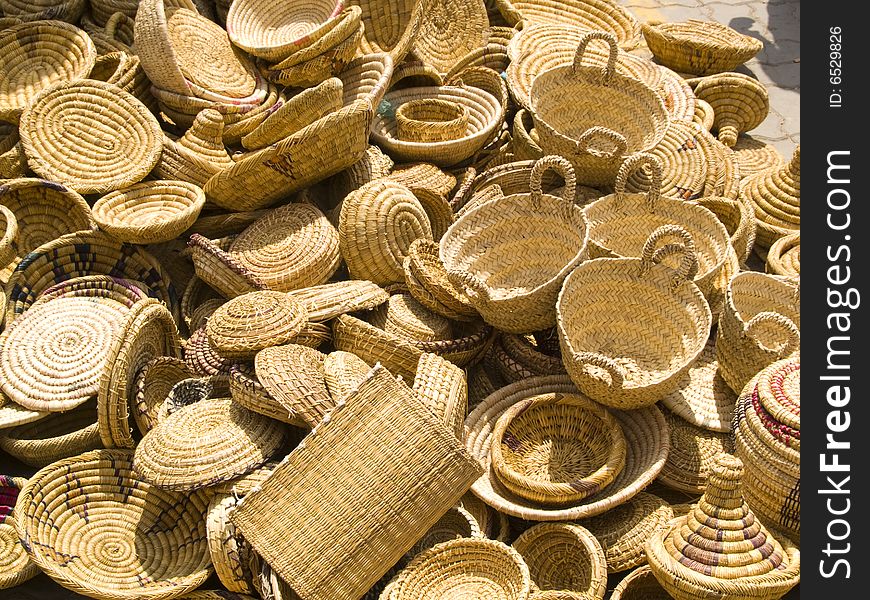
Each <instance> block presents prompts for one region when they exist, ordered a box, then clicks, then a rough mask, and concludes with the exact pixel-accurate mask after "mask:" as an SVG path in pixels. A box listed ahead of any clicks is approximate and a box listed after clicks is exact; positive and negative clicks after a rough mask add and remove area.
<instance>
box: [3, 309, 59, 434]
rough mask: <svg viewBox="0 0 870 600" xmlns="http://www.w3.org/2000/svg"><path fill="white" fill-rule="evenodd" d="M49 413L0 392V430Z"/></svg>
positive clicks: (42, 417)
mask: <svg viewBox="0 0 870 600" xmlns="http://www.w3.org/2000/svg"><path fill="white" fill-rule="evenodd" d="M0 299H2V298H0ZM50 414H51V413H49V412H44V411H37V410H30V409H28V408H24V407H23V406H21V405H20V404H17V403H15V402H13V401H12V400H10V399H9V398H7V397H6V396H5V395H3V393H2V392H0V430H3V429H9V428H11V427H17V426H18V425H26V424H28V423H33V422H34V421H39V420H41V419H44V418H46V417H47V416H48V415H50Z"/></svg>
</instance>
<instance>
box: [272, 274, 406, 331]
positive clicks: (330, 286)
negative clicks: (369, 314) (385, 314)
mask: <svg viewBox="0 0 870 600" xmlns="http://www.w3.org/2000/svg"><path fill="white" fill-rule="evenodd" d="M287 295H288V296H290V297H291V298H294V299H295V300H298V301H299V302H301V303H302V305H303V306H304V307H305V308H306V309H307V310H308V318H309V320H311V321H317V322H320V321H328V320H330V319H333V318H335V317H337V316H338V315H342V314H345V313H351V312H356V311H359V310H368V309H371V308H375V307H377V306H380V305H381V304H383V303H384V302H386V301H387V300H388V299H389V298H390V295H389V294H388V293H387V292H385V291H384V289H383V288H381V287H380V286H379V285H377V284H374V283H372V282H371V281H366V280H364V279H350V280H347V281H336V282H333V283H324V284H323V285H315V286H312V287H306V288H300V289H298V290H291V291H289V292H287Z"/></svg>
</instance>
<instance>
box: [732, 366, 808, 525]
mask: <svg viewBox="0 0 870 600" xmlns="http://www.w3.org/2000/svg"><path fill="white" fill-rule="evenodd" d="M733 433H734V439H735V446H736V452H735V454H736V455H737V456H738V457H739V458H740V459H741V460H743V461H744V462H745V464H746V475H745V477H744V483H745V485H744V494H745V496H746V501H747V503H749V505H750V506H751V507H752V509H753V510H754V511H756V512H757V513H758V515H759V516H760V517H761V518H763V519H764V520H765V522H766V523H770V524H771V525H774V526H776V527H778V528H781V529H782V530H783V531H784V532H786V533H787V535H789V537H791V538H793V539H795V540H798V541H800V528H801V527H800V525H801V523H800V521H801V519H800V359H799V358H791V359H786V360H782V361H777V362H775V363H773V364H772V365H770V366H769V367H767V368H765V369H764V370H763V371H761V372H760V373H759V374H758V375H757V376H756V377H754V378H753V379H752V381H750V382H749V384H747V386H746V388H744V390H743V393H742V394H741V395H740V399H739V400H738V401H737V411H736V414H735V418H734V427H733Z"/></svg>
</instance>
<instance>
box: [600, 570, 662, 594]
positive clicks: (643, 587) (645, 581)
mask: <svg viewBox="0 0 870 600" xmlns="http://www.w3.org/2000/svg"><path fill="white" fill-rule="evenodd" d="M610 600H673V598H672V597H671V595H670V594H668V593H667V592H666V591H665V588H663V587H662V585H661V584H660V583H659V582H658V580H657V579H656V577H655V575H653V572H652V569H650V568H649V565H643V566H642V567H638V568H637V569H635V570H634V571H632V572H631V573H629V574H628V576H627V577H626V578H625V579H623V580H622V581H620V582H619V585H617V586H616V588H614V590H613V594H612V595H611V596H610Z"/></svg>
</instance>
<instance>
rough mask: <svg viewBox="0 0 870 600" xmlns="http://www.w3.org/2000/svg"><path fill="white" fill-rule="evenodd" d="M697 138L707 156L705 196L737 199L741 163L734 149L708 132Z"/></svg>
mask: <svg viewBox="0 0 870 600" xmlns="http://www.w3.org/2000/svg"><path fill="white" fill-rule="evenodd" d="M681 81H682V80H681ZM696 139H697V141H698V142H700V147H701V152H703V153H704V156H705V157H706V158H707V181H706V183H705V184H704V196H723V197H725V198H729V199H731V200H736V199H737V197H738V195H739V193H740V164H739V163H738V162H737V158H736V155H735V154H734V151H733V150H732V149H731V148H729V147H728V146H726V145H725V144H723V143H722V142H720V141H719V140H717V139H716V138H715V137H713V135H712V134H710V133H708V132H702V133H701V136H700V137H698V138H696Z"/></svg>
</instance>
